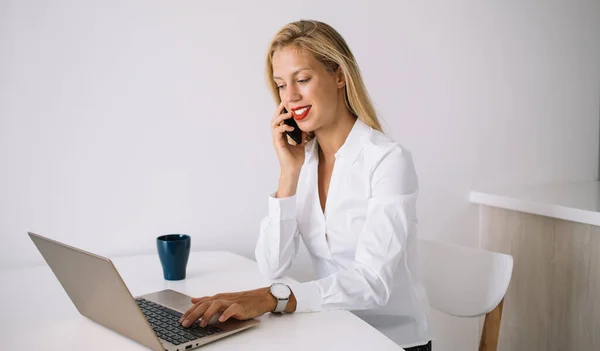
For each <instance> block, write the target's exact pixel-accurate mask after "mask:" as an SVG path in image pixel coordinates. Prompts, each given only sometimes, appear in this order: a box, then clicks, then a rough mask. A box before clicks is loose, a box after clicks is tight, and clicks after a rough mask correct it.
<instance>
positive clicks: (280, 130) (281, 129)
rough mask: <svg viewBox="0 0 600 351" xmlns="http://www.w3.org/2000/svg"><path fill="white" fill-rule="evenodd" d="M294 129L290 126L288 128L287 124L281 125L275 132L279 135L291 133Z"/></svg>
mask: <svg viewBox="0 0 600 351" xmlns="http://www.w3.org/2000/svg"><path fill="white" fill-rule="evenodd" d="M294 129H295V128H294V127H292V126H288V125H287V124H282V125H280V126H279V127H277V128H275V131H276V132H277V133H279V134H282V133H285V132H291V131H293V130H294Z"/></svg>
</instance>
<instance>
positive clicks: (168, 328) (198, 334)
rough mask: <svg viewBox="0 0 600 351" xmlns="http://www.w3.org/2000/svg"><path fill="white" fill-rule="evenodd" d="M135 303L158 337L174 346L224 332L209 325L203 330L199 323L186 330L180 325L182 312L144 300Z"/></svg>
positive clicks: (136, 300) (137, 300)
mask: <svg viewBox="0 0 600 351" xmlns="http://www.w3.org/2000/svg"><path fill="white" fill-rule="evenodd" d="M135 302H137V304H138V306H139V307H140V309H141V310H142V312H143V313H144V316H145V317H146V319H147V320H148V322H149V323H150V325H151V326H152V329H154V332H155V333H156V335H157V336H158V337H159V338H161V339H163V340H166V341H168V342H170V343H171V344H173V345H180V344H184V343H186V342H188V341H192V340H197V339H200V338H203V337H205V336H209V335H213V334H216V333H218V332H221V331H223V330H222V329H220V328H217V327H215V326H214V325H207V326H206V327H204V328H202V327H201V326H200V324H198V322H196V323H194V324H192V325H191V326H189V327H187V328H185V327H184V326H182V325H181V324H180V323H179V319H180V318H181V315H182V314H181V313H180V312H177V311H175V310H172V309H170V308H167V307H165V306H162V305H159V304H157V303H155V302H152V301H149V300H146V299H143V298H138V299H135Z"/></svg>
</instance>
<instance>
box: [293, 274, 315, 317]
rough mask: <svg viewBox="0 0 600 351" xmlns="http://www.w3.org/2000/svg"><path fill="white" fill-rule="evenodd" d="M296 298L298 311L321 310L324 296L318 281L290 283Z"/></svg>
mask: <svg viewBox="0 0 600 351" xmlns="http://www.w3.org/2000/svg"><path fill="white" fill-rule="evenodd" d="M288 286H289V287H290V289H291V290H292V293H293V294H294V297H295V298H296V312H320V311H323V308H322V298H321V291H320V289H319V285H318V284H317V282H316V281H310V282H306V283H292V284H288Z"/></svg>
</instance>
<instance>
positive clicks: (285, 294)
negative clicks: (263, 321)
mask: <svg viewBox="0 0 600 351" xmlns="http://www.w3.org/2000/svg"><path fill="white" fill-rule="evenodd" d="M271 295H273V296H274V297H275V299H277V307H275V309H274V310H273V312H274V313H281V312H283V311H285V308H286V307H287V304H288V302H289V301H290V295H292V290H291V289H290V287H289V286H287V285H285V284H282V283H273V284H271Z"/></svg>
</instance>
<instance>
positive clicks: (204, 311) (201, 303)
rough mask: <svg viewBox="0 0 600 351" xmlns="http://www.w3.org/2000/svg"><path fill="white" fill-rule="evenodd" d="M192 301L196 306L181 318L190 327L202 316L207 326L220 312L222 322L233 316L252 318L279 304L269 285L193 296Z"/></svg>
mask: <svg viewBox="0 0 600 351" xmlns="http://www.w3.org/2000/svg"><path fill="white" fill-rule="evenodd" d="M192 303H193V304H194V306H192V307H191V308H190V309H189V310H187V311H186V312H185V313H184V314H183V316H181V319H180V320H179V323H181V324H182V325H183V326H184V327H189V326H190V325H192V323H194V322H195V321H197V320H198V319H200V318H202V320H201V321H200V326H201V327H206V325H207V324H208V322H209V321H210V320H211V318H212V317H213V316H214V315H215V314H217V313H219V312H222V313H221V316H220V317H219V321H220V322H225V321H226V320H228V319H229V318H231V317H233V318H235V319H238V320H246V319H252V318H255V317H259V316H262V315H263V314H265V313H267V312H271V311H273V310H275V307H276V306H277V300H276V299H275V297H274V296H273V295H271V292H270V289H269V288H268V287H267V288H260V289H256V290H249V291H242V292H235V293H226V294H217V295H214V296H206V297H200V298H192Z"/></svg>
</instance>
